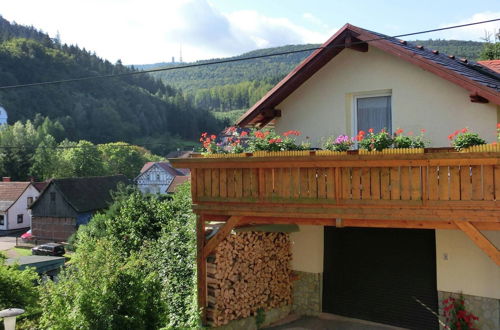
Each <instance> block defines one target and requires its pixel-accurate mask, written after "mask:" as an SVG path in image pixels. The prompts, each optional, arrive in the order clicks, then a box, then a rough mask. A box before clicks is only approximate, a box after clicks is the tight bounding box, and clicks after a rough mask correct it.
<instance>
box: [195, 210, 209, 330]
mask: <svg viewBox="0 0 500 330" xmlns="http://www.w3.org/2000/svg"><path fill="white" fill-rule="evenodd" d="M196 243H197V248H196V266H197V275H198V310H199V311H200V313H201V315H200V317H201V322H202V325H205V324H206V307H207V259H206V258H204V257H203V247H204V245H205V219H204V218H203V216H202V215H197V216H196Z"/></svg>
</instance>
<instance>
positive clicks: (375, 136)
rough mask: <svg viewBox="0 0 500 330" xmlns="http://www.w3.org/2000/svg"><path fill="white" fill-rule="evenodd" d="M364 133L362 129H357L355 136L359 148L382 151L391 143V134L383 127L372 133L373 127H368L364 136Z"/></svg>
mask: <svg viewBox="0 0 500 330" xmlns="http://www.w3.org/2000/svg"><path fill="white" fill-rule="evenodd" d="M365 134H366V133H365V132H364V131H359V133H358V136H357V137H356V139H357V140H358V142H359V147H360V148H361V149H366V150H369V151H373V150H377V151H382V150H383V149H387V148H389V147H390V146H391V145H392V143H393V139H392V137H391V135H390V134H389V133H388V132H387V131H386V130H385V129H382V130H381V131H380V132H378V133H374V132H373V128H370V129H369V130H368V135H366V136H365Z"/></svg>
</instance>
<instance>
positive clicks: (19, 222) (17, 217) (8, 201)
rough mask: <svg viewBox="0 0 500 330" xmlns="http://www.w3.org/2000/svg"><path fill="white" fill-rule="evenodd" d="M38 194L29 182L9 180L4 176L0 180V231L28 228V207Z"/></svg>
mask: <svg viewBox="0 0 500 330" xmlns="http://www.w3.org/2000/svg"><path fill="white" fill-rule="evenodd" d="M39 194H40V192H39V191H38V190H37V189H36V188H35V187H34V186H33V185H32V184H31V182H11V181H10V179H9V178H4V181H2V182H0V233H8V232H12V231H15V230H20V229H24V228H26V229H27V228H29V227H30V226H31V212H30V210H29V207H30V206H31V204H32V203H33V202H34V201H35V200H36V199H37V198H38V195H39Z"/></svg>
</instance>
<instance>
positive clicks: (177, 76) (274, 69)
mask: <svg viewBox="0 0 500 330" xmlns="http://www.w3.org/2000/svg"><path fill="white" fill-rule="evenodd" d="M317 46H318V45H312V44H309V45H289V46H283V47H275V48H266V49H259V50H254V51H251V52H248V53H244V54H241V55H239V56H234V57H229V58H226V59H239V58H246V57H252V56H259V55H267V54H276V53H282V52H289V51H294V50H303V49H309V48H314V47H317ZM310 53H311V51H304V52H299V53H293V54H287V55H280V56H271V57H266V58H260V59H253V60H245V61H238V62H229V63H222V64H213V65H209V66H202V67H195V68H189V69H181V70H171V71H164V72H157V73H153V74H152V75H153V76H154V77H157V78H160V79H161V80H163V81H164V82H166V83H167V84H169V85H172V86H175V87H178V88H181V89H182V90H183V91H185V92H192V91H194V90H198V89H200V88H210V87H214V86H222V85H228V84H237V83H240V82H243V81H254V80H258V81H265V82H269V83H273V84H274V83H276V82H277V81H279V80H280V79H281V78H282V77H283V76H284V75H286V74H287V73H288V72H290V71H291V70H292V69H293V68H294V67H295V66H296V65H297V64H298V63H300V61H302V60H303V59H304V58H306V57H307V56H308V55H309V54H310ZM218 60H221V59H211V60H207V61H198V62H195V63H208V62H213V61H218ZM177 65H181V64H179V63H177V64H172V63H157V64H153V65H137V66H135V67H136V68H139V69H152V68H157V67H172V66H177Z"/></svg>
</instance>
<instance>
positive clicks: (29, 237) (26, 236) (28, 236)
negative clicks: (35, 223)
mask: <svg viewBox="0 0 500 330" xmlns="http://www.w3.org/2000/svg"><path fill="white" fill-rule="evenodd" d="M21 238H22V239H23V240H25V241H30V240H32V239H33V235H32V234H31V229H30V230H28V231H27V232H25V233H24V234H22V235H21Z"/></svg>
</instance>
